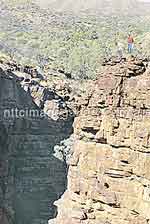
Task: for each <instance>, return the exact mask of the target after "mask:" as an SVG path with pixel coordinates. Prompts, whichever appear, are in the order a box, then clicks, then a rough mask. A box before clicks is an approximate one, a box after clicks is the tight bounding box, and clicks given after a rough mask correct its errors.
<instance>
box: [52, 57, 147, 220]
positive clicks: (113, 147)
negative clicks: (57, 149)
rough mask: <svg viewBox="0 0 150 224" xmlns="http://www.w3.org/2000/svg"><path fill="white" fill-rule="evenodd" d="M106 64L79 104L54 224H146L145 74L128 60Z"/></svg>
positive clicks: (139, 64) (141, 66)
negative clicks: (64, 183) (70, 156)
mask: <svg viewBox="0 0 150 224" xmlns="http://www.w3.org/2000/svg"><path fill="white" fill-rule="evenodd" d="M106 64H108V63H106ZM109 64H110V66H109V67H107V69H106V70H105V72H104V73H103V74H100V78H99V80H98V81H96V82H94V83H93V88H92V89H91V91H89V89H87V94H86V95H85V96H84V97H83V98H82V100H81V102H82V103H81V106H80V109H81V110H80V113H79V115H78V116H77V117H76V118H75V122H74V136H75V142H74V146H73V149H74V153H73V156H72V158H71V159H70V162H69V163H70V168H69V174H68V188H67V191H66V192H65V194H64V195H63V197H62V198H61V199H60V200H59V201H58V202H56V203H55V204H56V205H57V206H58V207H59V212H58V216H57V218H56V219H55V221H54V223H57V224H79V223H82V224H116V223H119V224H149V223H150V213H149V211H150V171H149V167H150V156H149V155H150V78H149V77H150V73H149V69H146V64H145V63H144V62H143V61H140V60H136V59H133V58H132V59H131V60H130V61H128V62H122V63H119V64H118V63H117V62H116V63H114V62H113V63H112V62H109Z"/></svg>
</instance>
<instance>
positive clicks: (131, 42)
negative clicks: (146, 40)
mask: <svg viewBox="0 0 150 224" xmlns="http://www.w3.org/2000/svg"><path fill="white" fill-rule="evenodd" d="M133 45H134V39H133V37H132V36H131V34H129V36H128V53H129V54H131V53H132V51H133Z"/></svg>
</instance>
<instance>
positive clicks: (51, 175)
mask: <svg viewBox="0 0 150 224" xmlns="http://www.w3.org/2000/svg"><path fill="white" fill-rule="evenodd" d="M0 73H1V76H0V112H1V117H0V118H1V121H0V124H1V130H0V134H1V137H0V154H1V153H3V155H4V156H3V157H4V159H3V161H4V163H6V164H8V167H7V169H6V170H7V174H6V176H5V178H3V177H2V178H3V182H4V179H5V188H6V189H5V190H4V192H3V193H5V195H3V200H4V203H3V207H5V209H6V210H7V211H8V212H9V209H10V208H11V209H10V210H11V211H10V213H9V214H10V215H11V212H12V216H13V212H14V223H15V224H46V223H47V221H48V219H52V218H55V217H56V214H57V208H56V207H55V206H54V205H53V203H54V201H56V200H57V199H59V198H60V197H61V195H62V194H63V193H64V191H65V190H66V183H67V173H66V164H65V161H64V162H62V161H60V160H59V159H57V158H55V157H54V155H53V153H54V146H55V145H57V144H59V143H60V142H61V141H62V140H63V139H66V138H68V137H69V136H70V135H71V133H72V123H73V117H71V116H70V117H68V119H66V120H58V121H54V120H52V119H50V118H48V117H47V116H45V117H44V118H39V117H36V118H33V117H32V118H31V117H22V118H19V117H18V118H17V117H16V116H15V115H14V114H13V116H7V115H8V114H7V113H6V110H8V109H9V111H10V110H11V109H15V108H18V109H20V110H21V109H23V110H26V111H29V110H31V109H32V110H40V109H39V108H38V106H37V105H36V104H35V103H34V102H33V99H32V97H31V96H30V94H29V93H27V92H25V91H24V90H23V89H22V88H21V86H20V84H19V82H16V81H15V76H14V75H13V74H10V75H11V76H12V77H13V78H9V77H8V76H6V75H5V74H2V71H0ZM4 111H5V113H6V114H4ZM7 112H8V111H7ZM4 115H5V116H4ZM11 115H12V114H11ZM4 145H5V146H4ZM1 157H2V156H1ZM2 178H1V179H2ZM8 205H9V206H8ZM3 224H5V223H3Z"/></svg>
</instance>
